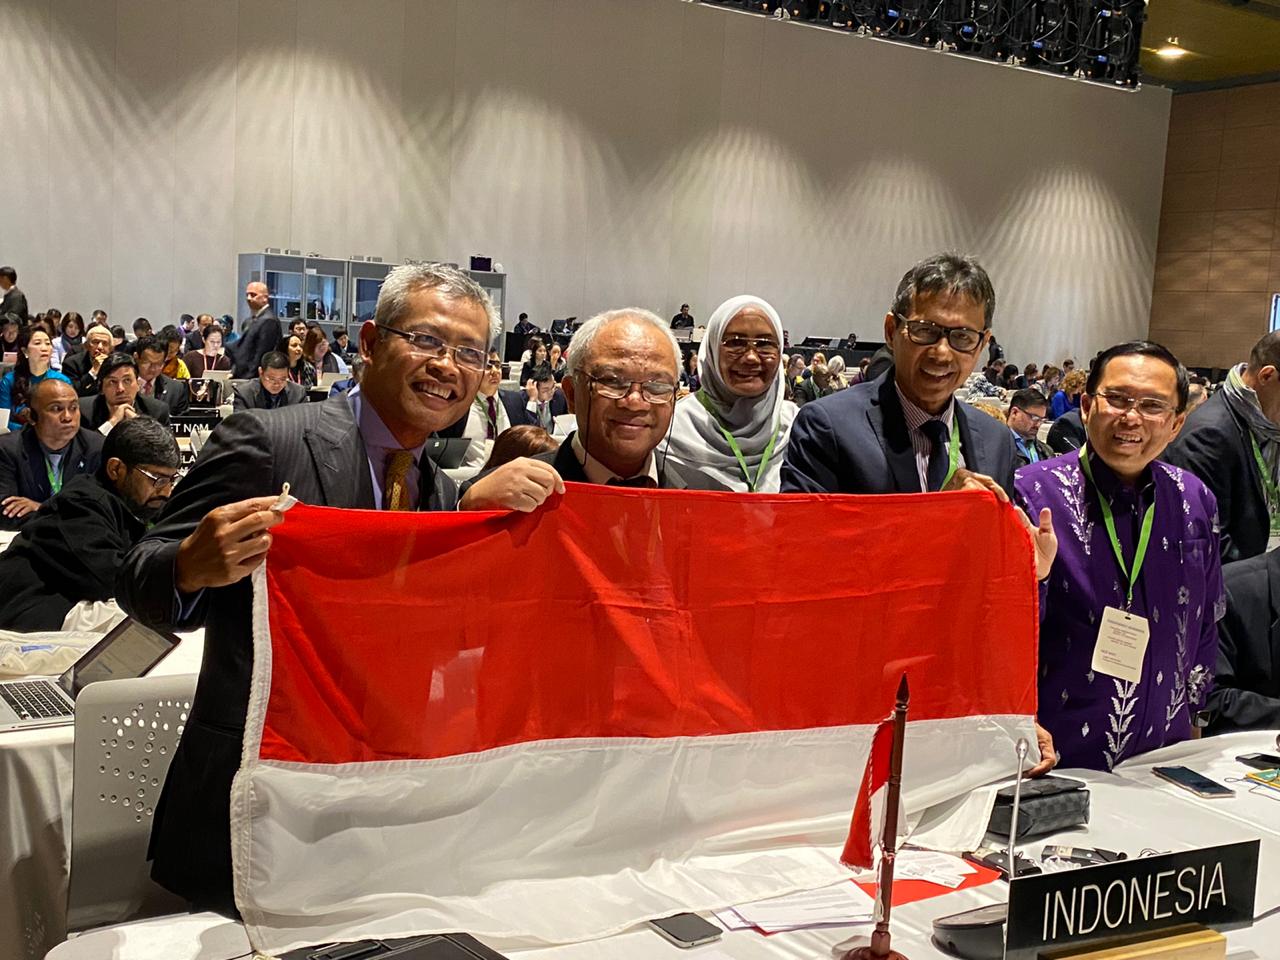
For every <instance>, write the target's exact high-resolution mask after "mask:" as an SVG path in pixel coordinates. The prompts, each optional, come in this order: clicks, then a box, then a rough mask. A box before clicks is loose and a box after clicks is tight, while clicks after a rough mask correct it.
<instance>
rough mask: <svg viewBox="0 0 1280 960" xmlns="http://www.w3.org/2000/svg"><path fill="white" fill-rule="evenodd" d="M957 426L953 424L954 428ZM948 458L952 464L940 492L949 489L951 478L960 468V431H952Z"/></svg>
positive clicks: (948, 468)
mask: <svg viewBox="0 0 1280 960" xmlns="http://www.w3.org/2000/svg"><path fill="white" fill-rule="evenodd" d="M954 425H955V424H954V423H953V424H952V426H954ZM947 448H948V449H947V456H948V458H949V459H950V461H951V462H950V464H949V465H948V466H947V475H946V476H945V477H943V478H942V486H940V487H939V488H938V489H939V490H945V489H947V484H948V483H950V482H951V478H952V477H954V476H955V475H956V469H957V468H958V467H959V466H960V431H959V430H952V431H951V439H950V440H949V441H947Z"/></svg>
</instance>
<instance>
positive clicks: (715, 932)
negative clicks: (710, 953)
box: [649, 913, 724, 947]
mask: <svg viewBox="0 0 1280 960" xmlns="http://www.w3.org/2000/svg"><path fill="white" fill-rule="evenodd" d="M649 926H651V927H653V929H655V930H657V931H658V933H660V934H662V935H663V936H664V937H666V938H667V939H668V940H670V941H671V942H672V943H674V944H675V945H676V946H677V947H696V946H698V945H699V944H702V943H711V942H712V941H714V940H719V939H720V935H721V934H722V933H724V931H723V930H721V929H720V928H719V927H717V926H716V925H715V924H714V923H712V922H711V921H710V920H704V919H702V917H700V916H698V915H697V914H696V913H677V914H676V915H675V916H672V917H663V918H662V919H661V920H650V921H649Z"/></svg>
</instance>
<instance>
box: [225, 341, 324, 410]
mask: <svg viewBox="0 0 1280 960" xmlns="http://www.w3.org/2000/svg"><path fill="white" fill-rule="evenodd" d="M306 399H307V389H306V387H304V386H302V384H300V383H294V382H293V381H292V380H290V379H289V358H288V357H286V356H285V355H284V354H283V353H281V352H280V351H279V350H272V351H271V352H270V353H266V354H264V355H263V357H262V366H260V367H258V379H257V380H250V381H248V382H247V383H237V384H236V385H235V386H234V387H233V388H232V398H231V406H232V408H233V409H235V410H275V409H277V408H279V407H291V406H293V405H294V404H295V403H302V402H303V401H304V400H306Z"/></svg>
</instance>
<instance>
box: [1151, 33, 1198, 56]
mask: <svg viewBox="0 0 1280 960" xmlns="http://www.w3.org/2000/svg"><path fill="white" fill-rule="evenodd" d="M1188 53H1190V51H1189V50H1188V49H1187V48H1186V47H1182V46H1179V45H1178V38H1177V37H1170V38H1169V39H1168V40H1167V41H1166V42H1165V44H1164V46H1162V47H1160V48H1159V49H1158V50H1156V56H1158V57H1164V58H1165V59H1166V60H1177V59H1178V58H1179V57H1185V56H1186V55H1187V54H1188Z"/></svg>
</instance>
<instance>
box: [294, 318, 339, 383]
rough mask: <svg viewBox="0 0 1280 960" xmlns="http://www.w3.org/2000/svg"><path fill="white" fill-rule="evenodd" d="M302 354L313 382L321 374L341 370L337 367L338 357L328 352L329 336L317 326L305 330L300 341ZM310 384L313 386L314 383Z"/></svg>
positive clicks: (317, 381) (318, 378)
mask: <svg viewBox="0 0 1280 960" xmlns="http://www.w3.org/2000/svg"><path fill="white" fill-rule="evenodd" d="M302 355H303V357H305V358H306V360H307V362H308V363H309V364H311V370H312V375H313V377H314V378H315V383H319V382H320V375H321V374H324V373H340V372H341V371H340V370H339V368H338V358H337V357H335V356H334V355H333V354H331V353H330V352H329V338H328V337H326V336H325V334H324V330H322V329H321V328H320V327H318V326H316V327H312V328H311V329H310V330H308V331H307V336H306V339H305V340H303V341H302ZM311 385H312V386H314V383H313V384H311Z"/></svg>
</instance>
